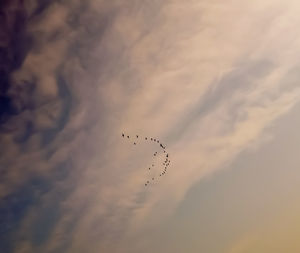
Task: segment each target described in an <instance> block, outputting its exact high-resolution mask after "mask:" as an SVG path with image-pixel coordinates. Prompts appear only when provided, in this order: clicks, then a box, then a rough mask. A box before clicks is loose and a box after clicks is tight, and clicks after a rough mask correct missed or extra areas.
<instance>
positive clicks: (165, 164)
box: [122, 133, 171, 186]
mask: <svg viewBox="0 0 300 253" xmlns="http://www.w3.org/2000/svg"><path fill="white" fill-rule="evenodd" d="M122 137H123V138H127V139H129V140H131V139H134V140H133V145H137V143H138V140H145V141H150V142H153V143H156V144H158V145H159V147H160V148H161V151H162V153H163V154H164V156H165V159H164V161H163V162H162V166H161V168H162V170H161V172H160V174H159V176H160V177H162V176H164V175H165V174H166V173H167V170H168V167H169V166H170V162H171V160H170V159H169V154H168V152H167V151H166V146H165V145H163V144H162V143H161V142H160V141H159V140H158V139H156V138H149V137H141V136H139V135H136V136H135V137H130V136H129V135H125V133H122ZM157 155H158V152H157V151H156V152H155V153H154V154H153V156H157ZM154 166H155V165H154V164H152V166H151V167H154ZM151 167H148V170H149V171H151ZM154 180H155V177H152V181H154ZM148 184H150V180H147V181H146V182H145V186H148Z"/></svg>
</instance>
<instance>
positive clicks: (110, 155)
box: [0, 0, 300, 252]
mask: <svg viewBox="0 0 300 253" xmlns="http://www.w3.org/2000/svg"><path fill="white" fill-rule="evenodd" d="M37 6H39V4H37V3H34V1H32V5H28V6H23V8H24V10H25V11H26V12H25V13H27V15H28V18H27V23H26V28H23V30H24V32H25V31H26V34H28V36H29V37H30V38H31V44H30V47H29V48H30V49H27V50H26V54H25V55H26V56H25V57H24V60H23V61H22V64H21V65H20V66H19V67H18V68H15V69H12V70H11V72H9V71H7V75H8V76H9V78H10V80H11V82H10V83H9V87H8V88H7V90H6V91H5V96H7V97H8V98H9V99H11V106H12V108H15V109H17V112H18V113H15V114H11V115H6V116H5V120H3V121H2V122H1V129H2V132H1V136H0V138H1V139H0V141H1V143H2V145H3V147H5V148H1V150H3V152H2V153H1V156H0V162H1V164H3V169H2V168H1V173H2V174H3V176H1V179H0V194H1V197H2V198H3V201H2V202H1V203H0V205H2V206H0V208H3V207H4V206H6V205H8V203H9V201H11V199H12V198H13V196H14V194H16V192H17V191H18V190H20V189H26V192H27V195H24V196H23V197H21V198H22V200H26V201H27V200H28V199H30V201H29V202H26V203H27V204H26V205H25V206H26V208H25V207H24V206H23V207H22V208H23V209H24V210H23V211H24V212H23V213H22V215H21V214H20V215H19V216H18V220H19V222H18V223H17V224H15V227H14V229H13V230H10V231H13V232H12V237H13V238H15V242H16V248H15V252H53V251H55V250H57V251H62V252H83V251H88V252H99V251H101V250H102V251H104V252H105V251H107V252H120V249H121V248H122V247H123V246H124V245H126V247H127V248H126V247H125V248H122V252H132V249H131V248H130V242H131V240H133V239H132V238H134V235H136V234H138V233H139V231H140V230H141V229H142V228H146V227H148V226H153V225H155V224H157V223H158V222H159V221H160V219H162V217H164V216H165V215H166V214H168V213H170V212H172V210H173V209H174V207H176V205H177V204H178V203H179V201H180V200H182V198H183V197H184V194H185V193H186V192H187V190H188V189H189V188H190V187H191V186H192V185H193V184H195V183H196V182H197V181H199V180H200V179H201V178H202V177H204V176H205V175H207V174H210V173H212V172H214V171H216V170H217V169H221V168H222V167H223V166H224V164H226V163H228V162H230V161H232V160H233V159H234V158H235V157H236V156H237V155H238V154H239V153H240V152H241V151H242V150H244V149H245V148H248V147H250V146H251V145H254V144H259V143H260V140H261V139H263V138H264V129H265V128H266V127H267V126H269V125H270V124H271V123H272V122H273V121H274V120H275V119H277V118H278V117H280V116H281V115H283V114H285V113H286V112H287V111H289V110H290V109H291V108H292V107H293V106H294V105H295V104H296V103H297V102H299V98H300V97H299V96H300V89H299V88H298V87H299V85H298V83H297V81H296V80H298V74H297V71H295V68H297V66H299V60H298V59H297V55H299V51H300V47H299V46H298V44H299V36H297V34H296V33H294V32H293V31H296V30H297V29H298V28H297V27H298V25H299V23H300V20H299V17H298V12H297V11H298V9H299V4H298V3H297V2H296V1H293V0H290V1H288V2H286V3H284V4H282V3H281V1H268V0H265V1H258V0H257V1H251V2H247V3H245V2H241V1H234V0H231V1H229V2H228V1H227V2H226V3H223V2H222V1H202V2H198V1H192V0H190V1H187V2H181V1H165V2H164V3H161V2H160V1H143V2H140V1H133V0H132V1H129V2H126V3H124V2H123V1H111V2H109V3H108V2H107V1H84V2H83V1H76V0H70V1H63V2H59V1H54V2H51V3H50V2H48V1H45V5H44V8H42V7H40V8H38V7H37ZM122 131H127V132H129V133H132V134H135V133H139V134H141V135H146V136H150V135H152V136H158V137H159V138H160V139H161V140H162V141H164V142H166V144H167V148H168V150H169V152H170V154H171V157H172V165H171V168H170V172H169V174H168V176H167V177H165V178H164V179H163V180H161V182H159V183H158V184H156V185H154V186H153V187H152V186H151V187H149V188H148V189H146V190H145V188H144V187H143V182H144V179H145V173H144V171H142V170H141V169H140V168H141V166H143V165H147V164H148V163H149V162H150V157H149V156H148V154H149V153H147V151H148V148H147V147H146V146H143V147H141V148H140V149H139V150H138V151H133V149H131V148H129V147H128V146H127V144H124V143H122V142H121V138H120V133H121V132H122ZM47 184H48V187H45V185H47ZM43 187H45V188H44V190H39V189H43ZM29 188H30V190H28V189H29ZM16 196H17V197H19V196H20V195H18V194H17V195H16ZM8 213H9V210H8V211H5V216H4V219H7V217H8ZM40 224H43V227H44V228H45V229H44V230H43V233H42V235H41V234H40V233H41V231H40V229H39V226H40ZM8 230H9V229H8ZM28 231H30V232H28ZM116 241H118V244H116Z"/></svg>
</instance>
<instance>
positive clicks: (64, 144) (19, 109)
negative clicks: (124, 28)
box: [0, 0, 109, 252]
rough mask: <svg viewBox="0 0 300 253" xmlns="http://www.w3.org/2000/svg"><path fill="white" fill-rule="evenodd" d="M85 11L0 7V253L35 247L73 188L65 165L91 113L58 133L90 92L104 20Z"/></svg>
mask: <svg viewBox="0 0 300 253" xmlns="http://www.w3.org/2000/svg"><path fill="white" fill-rule="evenodd" d="M88 5H89V4H88V1H86V2H83V1H77V2H76V1H28V2H26V3H25V2H24V1H17V0H16V1H1V6H0V7H1V10H0V26H1V29H0V32H1V34H0V76H1V80H0V82H1V83H0V143H1V147H0V150H1V154H0V163H1V167H0V175H1V177H0V192H1V193H0V198H1V199H0V214H1V217H0V224H1V232H0V244H1V248H0V249H1V252H2V251H3V252H12V251H14V250H16V251H18V250H17V249H16V248H15V247H16V246H17V245H16V242H18V241H19V242H21V241H22V240H23V239H24V238H25V239H26V240H27V239H28V240H30V241H32V243H33V245H36V247H38V246H40V245H41V244H43V243H45V241H46V240H47V238H48V236H49V234H50V233H51V231H52V230H53V227H54V226H55V224H56V221H57V220H59V218H60V215H61V210H60V205H61V202H60V201H61V199H64V196H67V194H68V193H69V192H70V191H71V189H72V187H73V186H74V184H75V183H76V178H74V176H72V175H70V173H71V171H72V173H73V174H75V171H76V168H77V169H78V166H79V165H74V164H72V163H70V156H71V155H72V154H75V153H76V152H78V151H76V150H78V148H80V147H79V146H78V143H77V140H76V138H81V137H79V136H80V135H79V132H78V131H79V130H80V129H81V128H82V127H85V125H86V126H87V125H88V124H89V123H91V120H93V119H92V117H93V113H90V115H88V117H89V119H85V120H84V119H83V120H82V121H81V122H80V126H78V127H76V126H74V125H73V126H72V127H70V128H69V129H66V128H67V126H68V124H70V121H71V115H72V113H74V111H76V112H78V110H79V109H80V108H82V106H81V107H79V105H80V103H81V100H82V98H83V97H84V96H86V95H87V96H89V94H91V93H92V92H93V87H92V85H93V76H94V74H93V71H94V70H95V65H96V64H97V61H98V59H96V58H95V57H94V58H92V59H89V54H90V55H91V56H92V52H90V48H93V47H95V45H94V44H95V43H99V42H100V40H101V36H102V35H103V33H104V32H105V30H106V27H107V26H108V25H109V15H107V17H105V16H103V20H102V21H101V20H100V18H99V17H97V21H101V22H96V15H98V13H97V12H92V11H91V12H89V13H88V14H87V13H86V12H85V10H86V9H87V8H88ZM56 19H58V24H56V23H55V22H56ZM49 50H50V53H49ZM70 63H71V64H73V65H70ZM98 63H99V62H98ZM93 65H94V67H91V66H93ZM79 72H80V73H79ZM78 73H79V74H78ZM80 74H81V76H80ZM83 76H84V78H83ZM77 78H78V79H79V78H81V79H82V83H79V84H78V83H76V81H77V80H76V79H77ZM83 81H84V82H83ZM79 90H81V92H79ZM82 91H84V92H82ZM92 105H93V103H92V102H91V104H90V105H87V106H88V107H89V108H86V110H89V109H91V110H92V109H93V108H92V107H91V106H92ZM94 105H95V103H94ZM98 117H99V115H98ZM95 119H96V118H94V120H95ZM75 134H76V137H75V138H74V135H75ZM72 141H73V143H72ZM81 144H82V145H88V144H84V141H81ZM66 149H67V150H69V151H66ZM71 151H72V152H71ZM79 168H81V167H80V166H79ZM70 180H71V181H72V182H70ZM66 181H68V183H66ZM62 182H63V183H62ZM41 205H42V206H43V208H42V207H41ZM32 210H35V211H36V212H37V213H39V215H38V216H36V217H31V218H30V219H31V224H30V225H28V226H27V228H28V230H27V232H24V233H23V232H22V230H21V231H20V226H21V225H22V224H23V222H24V218H25V217H26V216H28V214H29V213H30V212H31V211H32ZM70 224H72V221H70ZM66 227H67V225H66ZM29 231H32V233H31V232H29ZM22 238H23V239H22ZM26 240H25V241H26Z"/></svg>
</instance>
